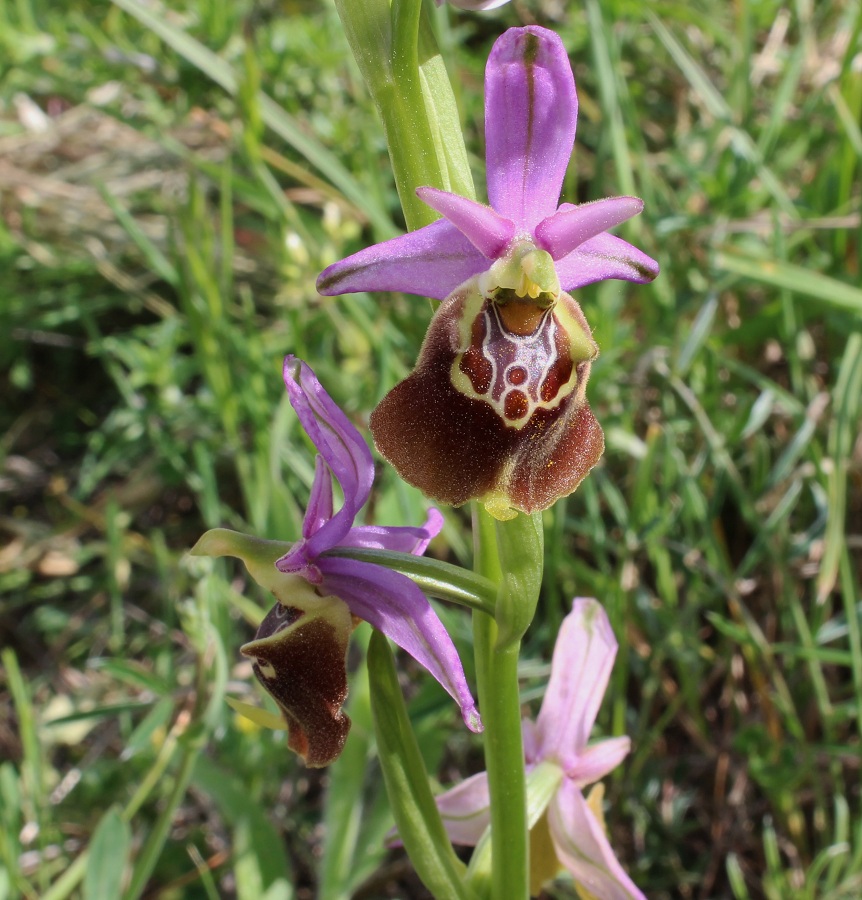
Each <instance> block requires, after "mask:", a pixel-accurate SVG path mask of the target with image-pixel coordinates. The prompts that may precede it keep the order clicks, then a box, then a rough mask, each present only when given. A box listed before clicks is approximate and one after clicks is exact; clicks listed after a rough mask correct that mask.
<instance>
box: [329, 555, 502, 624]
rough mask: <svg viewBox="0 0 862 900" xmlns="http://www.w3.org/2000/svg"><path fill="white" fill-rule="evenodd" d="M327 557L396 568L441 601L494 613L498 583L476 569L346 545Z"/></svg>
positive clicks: (420, 557) (424, 591)
mask: <svg viewBox="0 0 862 900" xmlns="http://www.w3.org/2000/svg"><path fill="white" fill-rule="evenodd" d="M323 555H324V556H340V557H342V558H344V559H357V560H361V561H362V562H370V563H375V564H376V565H378V566H385V567H386V568H387V569H394V570H395V571H396V572H401V573H402V574H403V575H406V576H407V577H408V578H410V579H412V580H413V581H414V582H415V583H416V584H417V585H419V587H420V588H422V591H423V593H425V594H428V595H429V596H431V597H437V598H438V599H440V600H451V601H452V602H453V603H460V604H461V605H462V606H467V607H469V608H470V609H474V610H479V612H484V613H486V614H487V615H489V616H493V615H494V608H495V604H496V601H497V586H496V585H495V584H494V582H493V581H490V580H489V579H487V578H483V577H482V576H481V575H478V574H476V573H475V572H470V571H468V570H467V569H462V568H461V567H460V566H453V565H452V564H451V563H446V562H442V561H441V560H439V559H430V558H429V557H426V556H414V555H413V554H412V553H398V552H396V551H394V550H365V549H359V548H356V549H349V550H348V549H345V548H343V547H341V548H339V549H337V550H333V551H331V552H328V553H324V554H323Z"/></svg>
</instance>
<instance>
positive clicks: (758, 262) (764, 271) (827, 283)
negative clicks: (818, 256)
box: [715, 253, 862, 313]
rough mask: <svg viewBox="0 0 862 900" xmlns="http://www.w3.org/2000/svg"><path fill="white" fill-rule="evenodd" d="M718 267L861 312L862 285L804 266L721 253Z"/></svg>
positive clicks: (717, 263) (841, 307)
mask: <svg viewBox="0 0 862 900" xmlns="http://www.w3.org/2000/svg"><path fill="white" fill-rule="evenodd" d="M715 267H716V268H717V269H724V271H726V272H732V273H733V274H734V275H741V276H742V277H743V278H750V279H752V281H760V282H761V283H763V284H768V285H770V286H771V287H776V288H783V289H785V290H788V291H791V292H792V293H794V294H805V295H807V296H809V297H815V298H816V299H818V300H823V301H824V302H825V303H828V304H830V305H831V306H837V307H838V308H839V309H849V310H851V311H852V312H856V313H862V289H860V288H858V287H854V286H853V285H851V284H847V283H846V282H844V281H839V280H838V279H837V278H830V277H829V276H828V275H824V274H822V273H821V272H813V271H811V269H806V268H804V267H803V266H795V265H793V263H788V262H784V261H783V260H777V259H756V258H754V257H751V256H737V255H736V254H731V253H718V254H716V256H715Z"/></svg>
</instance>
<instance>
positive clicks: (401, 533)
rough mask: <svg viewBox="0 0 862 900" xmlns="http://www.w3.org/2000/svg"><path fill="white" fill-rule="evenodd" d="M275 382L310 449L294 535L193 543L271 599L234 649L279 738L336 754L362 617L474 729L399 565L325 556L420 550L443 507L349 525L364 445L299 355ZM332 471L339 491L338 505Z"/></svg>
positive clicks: (208, 538)
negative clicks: (424, 673)
mask: <svg viewBox="0 0 862 900" xmlns="http://www.w3.org/2000/svg"><path fill="white" fill-rule="evenodd" d="M284 382H285V385H286V387H287V391H288V396H289V398H290V402H291V404H292V406H293V408H294V409H295V410H296V413H297V415H298V417H299V421H300V423H301V425H302V427H303V428H304V429H305V431H306V432H307V433H308V436H309V437H310V438H311V440H312V442H313V443H314V445H315V446H316V447H317V450H318V452H319V455H318V457H317V460H316V468H315V474H314V482H313V484H312V488H311V497H310V499H309V503H308V509H307V510H306V513H305V518H304V521H303V526H302V538H301V539H300V540H299V541H297V542H296V543H294V544H292V545H291V544H285V543H281V542H278V541H267V540H262V539H260V538H256V537H252V536H250V535H245V534H239V533H237V532H233V531H228V530H226V529H223V528H216V529H214V530H212V531H208V532H207V533H206V534H205V535H204V536H203V537H202V538H201V539H200V541H198V543H197V545H196V546H195V547H194V548H193V550H192V553H193V554H195V555H198V556H234V557H237V558H238V559H241V560H242V561H243V562H244V563H245V566H246V568H247V569H248V571H249V574H250V575H251V576H252V578H253V579H254V580H255V581H256V582H257V583H258V584H259V585H261V587H264V588H266V589H267V590H269V591H271V592H272V593H273V594H274V596H275V598H276V604H275V606H274V607H273V608H272V609H271V610H270V612H269V614H268V615H267V616H266V617H265V618H264V620H263V622H261V624H260V627H259V628H258V631H257V634H256V635H255V638H254V640H253V641H251V642H249V643H248V644H245V645H244V646H243V647H242V648H241V649H242V653H243V654H245V655H246V656H248V657H250V658H251V659H252V660H253V668H254V673H255V675H256V676H257V678H258V680H259V681H260V683H261V684H262V685H263V687H264V688H265V689H266V690H267V691H268V692H269V694H270V695H271V696H272V697H273V699H274V700H275V702H276V703H277V704H278V707H279V709H280V711H281V713H282V715H283V716H284V719H285V721H286V723H287V727H288V746H289V747H290V748H291V749H292V750H294V751H296V752H297V753H298V754H299V755H300V756H302V757H303V759H304V760H305V762H306V764H307V765H309V766H325V765H328V764H329V763H331V762H333V760H335V759H336V758H337V757H338V755H339V753H340V752H341V749H342V748H343V746H344V742H345V740H346V739H347V733H348V730H349V728H350V719H349V718H348V717H347V715H346V714H345V713H344V712H343V711H342V709H341V707H342V705H343V703H344V701H345V699H346V697H347V672H346V664H345V657H346V653H347V643H348V638H349V636H350V633H351V632H352V630H353V628H354V627H355V625H356V623H357V621H358V620H360V619H364V620H365V621H366V622H369V623H370V624H371V625H373V626H374V627H375V628H377V629H378V630H380V631H381V632H383V634H385V635H387V637H389V638H391V639H392V640H393V641H394V642H395V643H396V644H398V645H399V646H400V647H402V648H403V649H404V650H406V651H407V652H408V653H409V654H410V655H411V656H413V657H414V658H415V659H416V660H417V661H418V662H419V663H421V664H422V665H423V666H424V667H425V668H426V669H428V671H429V672H431V674H432V675H433V676H434V677H435V678H436V679H437V680H438V681H439V682H440V683H441V684H442V685H443V687H444V688H445V689H446V690H447V691H448V692H449V693H450V694H451V695H452V696H453V697H454V698H455V699H456V700H457V701H458V704H459V705H460V707H461V712H462V715H463V717H464V721H465V722H466V723H467V725H468V727H470V728H471V729H472V730H473V731H481V730H482V725H481V720H480V718H479V714H478V712H477V711H476V704H475V702H474V700H473V697H472V696H471V694H470V690H469V688H468V686H467V680H466V678H465V675H464V669H463V667H462V665H461V661H460V659H459V657H458V652H457V651H456V649H455V646H454V644H453V643H452V640H451V638H450V637H449V635H448V633H447V632H446V629H445V628H444V627H443V623H442V622H441V621H440V619H439V617H438V616H437V614H436V613H435V612H434V610H433V608H432V607H431V604H430V603H429V601H428V599H427V598H426V597H425V595H424V594H423V593H422V592H421V591H420V589H419V588H418V587H417V586H416V585H415V584H414V583H413V582H412V581H411V580H410V579H409V578H408V577H407V576H406V575H402V574H401V573H400V572H395V571H392V570H390V569H385V568H383V567H381V566H378V565H375V564H374V563H370V562H365V561H360V560H355V559H347V558H344V557H340V556H337V555H330V551H336V550H338V549H349V548H354V549H356V548H366V549H378V550H394V551H400V552H403V553H413V554H416V555H421V554H422V553H424V552H425V549H426V547H427V546H428V542H429V541H430V540H431V538H432V537H434V536H435V535H436V534H437V533H438V532H439V531H440V529H441V527H442V524H443V517H442V516H441V515H440V513H439V512H438V511H437V510H436V509H431V510H430V511H429V514H428V520H427V521H426V523H425V525H423V526H421V527H415V528H413V527H389V526H363V525H354V520H355V518H356V516H357V514H358V512H359V510H360V509H361V508H362V507H363V506H364V505H365V503H366V501H367V500H368V497H369V494H370V492H371V484H372V481H373V478H374V463H373V460H372V458H371V452H370V451H369V449H368V446H367V445H366V443H365V441H364V440H363V438H362V435H361V434H360V433H359V432H358V431H357V430H356V428H354V426H353V425H352V424H351V423H350V421H349V419H348V418H347V416H346V415H345V414H344V413H343V412H342V411H341V410H340V409H339V408H338V406H337V405H336V404H335V402H334V401H333V400H332V398H331V397H330V396H329V395H328V394H327V393H326V391H325V390H324V389H323V387H322V386H321V384H320V382H319V381H318V380H317V378H316V376H315V375H314V373H313V372H312V370H311V369H310V368H309V366H308V365H306V364H305V363H304V362H301V361H299V360H297V359H295V358H294V357H292V356H288V357H287V358H286V359H285V361H284ZM333 477H334V478H335V479H336V480H337V481H338V483H339V485H340V486H341V490H342V494H343V497H344V500H343V503H342V505H341V508H340V509H339V510H338V511H337V512H335V511H334V507H333V485H332V479H333Z"/></svg>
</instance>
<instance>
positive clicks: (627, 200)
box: [534, 197, 644, 259]
mask: <svg viewBox="0 0 862 900" xmlns="http://www.w3.org/2000/svg"><path fill="white" fill-rule="evenodd" d="M643 208H644V204H643V200H639V199H638V198H637V197H607V198H606V199H604V200H594V201H593V202H592V203H581V204H579V205H578V206H573V205H572V204H570V203H564V204H563V205H562V206H561V207H560V208H559V209H558V210H557V212H555V213H554V214H553V215H552V216H548V218H547V219H543V220H542V221H541V222H539V224H538V225H537V226H536V230H535V232H534V235H535V238H536V243H537V244H538V246H539V247H541V248H542V249H543V250H547V251H548V253H550V254H551V256H553V258H554V259H561V258H562V257H564V256H566V255H568V254H569V253H571V252H572V250H574V249H575V247H580V245H581V244H583V243H584V241H588V240H589V239H590V238H592V237H595V236H596V235H597V234H601V233H602V232H604V231H608V230H609V229H611V228H613V227H614V226H616V225H619V224H620V223H621V222H625V221H626V220H627V219H630V218H631V217H632V216H636V215H637V214H638V213H639V212H641V211H642V210H643Z"/></svg>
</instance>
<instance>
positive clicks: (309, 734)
mask: <svg viewBox="0 0 862 900" xmlns="http://www.w3.org/2000/svg"><path fill="white" fill-rule="evenodd" d="M352 630H353V619H352V617H351V615H350V611H349V610H348V608H347V606H346V605H345V604H344V603H342V602H341V601H340V600H339V599H337V598H335V597H325V598H320V601H319V603H318V604H317V606H316V609H315V610H314V611H313V612H303V611H302V610H299V609H295V608H293V607H286V606H284V605H282V604H281V603H276V605H275V606H274V607H273V608H272V609H271V610H270V612H269V614H268V615H267V616H266V618H265V619H264V620H263V622H261V624H260V628H258V631H257V635H256V636H255V639H254V640H253V641H250V642H249V643H248V644H245V645H244V646H243V647H242V648H241V651H242V653H243V654H244V655H245V656H248V657H249V658H251V660H252V661H253V665H252V668H253V669H254V674H255V675H256V676H257V678H258V681H260V683H261V684H262V685H263V687H264V688H266V690H267V692H268V693H269V694H270V696H272V698H273V700H275V702H276V703H277V704H278V708H279V709H280V710H281V712H282V714H283V715H284V719H285V722H286V723H287V729H288V746H289V747H290V749H291V750H293V751H294V752H296V753H298V754H299V755H300V756H301V757H302V758H303V760H304V761H305V764H306V765H307V766H312V767H319V766H328V765H329V764H330V763H331V762H333V761H334V760H336V759H337V758H338V756H339V754H340V753H341V750H342V748H343V747H344V742H345V741H346V740H347V733H348V732H349V731H350V719H349V718H348V717H347V716H346V715H345V714H344V713H343V712H342V711H341V707H342V704H343V703H344V701H345V699H346V698H347V669H346V655H347V641H348V638H349V636H350V632H351V631H352Z"/></svg>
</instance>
